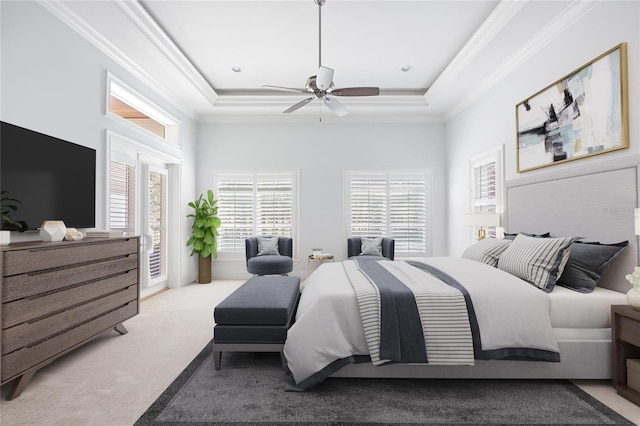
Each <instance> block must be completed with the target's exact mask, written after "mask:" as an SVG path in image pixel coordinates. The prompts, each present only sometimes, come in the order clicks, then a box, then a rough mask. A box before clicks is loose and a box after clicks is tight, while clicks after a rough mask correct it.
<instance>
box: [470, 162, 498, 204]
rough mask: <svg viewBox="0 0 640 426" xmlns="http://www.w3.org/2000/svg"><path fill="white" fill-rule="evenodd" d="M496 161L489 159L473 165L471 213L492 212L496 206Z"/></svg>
mask: <svg viewBox="0 0 640 426" xmlns="http://www.w3.org/2000/svg"><path fill="white" fill-rule="evenodd" d="M496 177H497V176H496V161H495V159H490V160H486V161H481V162H478V163H476V164H474V166H473V182H474V185H473V201H472V202H473V209H472V210H473V213H494V212H495V211H496V208H497V202H498V200H497V197H496V194H497V192H496Z"/></svg>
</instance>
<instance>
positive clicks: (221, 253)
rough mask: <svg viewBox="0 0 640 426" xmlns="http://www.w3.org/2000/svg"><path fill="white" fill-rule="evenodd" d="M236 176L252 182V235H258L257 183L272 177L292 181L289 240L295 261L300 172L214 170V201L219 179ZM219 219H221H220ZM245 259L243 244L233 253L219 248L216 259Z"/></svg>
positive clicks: (290, 170)
mask: <svg viewBox="0 0 640 426" xmlns="http://www.w3.org/2000/svg"><path fill="white" fill-rule="evenodd" d="M234 176H237V177H238V178H239V179H241V180H246V181H249V180H251V181H252V182H253V201H252V203H253V205H252V212H253V220H252V226H253V230H252V233H251V234H252V235H258V234H259V232H258V225H257V223H256V222H257V221H256V219H257V214H258V212H257V210H258V209H257V182H258V180H261V179H263V180H267V179H268V178H270V177H271V178H273V177H287V178H291V179H292V190H291V197H292V200H291V202H292V206H291V238H292V239H293V258H294V260H296V259H297V257H298V256H297V253H298V238H297V237H298V235H299V232H298V226H299V223H300V218H299V211H300V208H299V202H300V201H299V200H300V194H299V182H300V171H299V170H292V169H287V170H223V169H220V170H214V171H213V175H212V188H213V192H214V196H215V197H216V199H217V198H218V195H219V192H218V184H219V181H220V180H221V179H225V178H229V177H234ZM218 216H223V215H221V211H220V206H219V207H218ZM221 219H223V218H222V217H221ZM245 257H246V254H245V248H244V243H243V244H241V245H239V246H238V247H236V248H235V251H233V252H232V251H225V250H224V249H222V250H221V249H220V247H219V248H218V259H220V260H244V259H245Z"/></svg>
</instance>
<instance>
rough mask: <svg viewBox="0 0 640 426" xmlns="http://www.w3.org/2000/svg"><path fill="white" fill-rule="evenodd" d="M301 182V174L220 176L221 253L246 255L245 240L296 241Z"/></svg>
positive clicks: (217, 178)
mask: <svg viewBox="0 0 640 426" xmlns="http://www.w3.org/2000/svg"><path fill="white" fill-rule="evenodd" d="M297 182H298V172H297V171H284V172H283V171H278V172H252V171H246V172H242V171H241V172H220V173H217V174H216V175H215V177H214V187H215V188H216V189H215V196H216V199H217V201H218V217H220V220H221V222H222V223H221V225H220V228H219V229H218V232H219V234H220V235H219V237H218V252H220V253H225V252H227V253H244V252H245V242H244V241H245V239H246V238H247V237H250V236H254V235H278V236H282V237H291V238H293V239H294V241H295V231H296V224H297V199H298V194H297ZM294 252H295V247H294Z"/></svg>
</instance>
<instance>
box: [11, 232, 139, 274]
mask: <svg viewBox="0 0 640 426" xmlns="http://www.w3.org/2000/svg"><path fill="white" fill-rule="evenodd" d="M132 253H138V239H137V238H130V239H116V240H113V241H108V240H107V241H104V240H103V241H100V242H98V241H96V242H95V243H84V244H78V245H77V246H73V245H68V246H64V245H63V246H57V245H55V246H50V247H47V246H43V247H35V248H32V249H29V250H8V251H5V252H4V253H3V254H4V271H3V275H4V276H5V277H6V276H10V275H16V274H22V273H25V272H35V271H41V270H43V269H50V268H58V267H61V266H68V265H73V264H77V263H85V262H91V261H94V260H99V259H100V260H102V259H107V258H110V257H119V256H124V255H127V254H132Z"/></svg>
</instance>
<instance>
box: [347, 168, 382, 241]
mask: <svg viewBox="0 0 640 426" xmlns="http://www.w3.org/2000/svg"><path fill="white" fill-rule="evenodd" d="M349 190H350V200H349V201H350V209H349V214H350V221H349V235H352V236H354V237H366V236H370V237H378V236H380V237H382V236H387V178H386V176H385V175H384V174H355V173H354V174H352V175H351V177H350V179H349Z"/></svg>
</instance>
